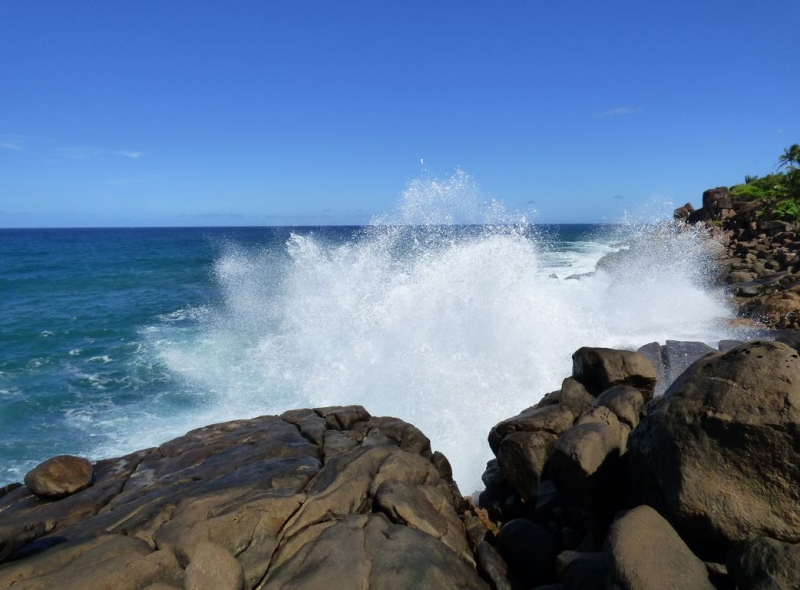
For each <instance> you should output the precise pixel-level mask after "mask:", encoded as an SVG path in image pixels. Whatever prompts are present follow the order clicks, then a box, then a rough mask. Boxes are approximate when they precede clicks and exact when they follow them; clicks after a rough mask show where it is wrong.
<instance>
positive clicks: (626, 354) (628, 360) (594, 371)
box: [572, 347, 657, 401]
mask: <svg viewBox="0 0 800 590" xmlns="http://www.w3.org/2000/svg"><path fill="white" fill-rule="evenodd" d="M572 376H573V377H574V378H575V379H577V380H578V381H580V382H581V383H582V384H583V385H584V386H585V387H586V389H588V390H589V393H591V394H592V395H595V396H596V395H598V394H599V393H601V392H603V391H605V390H606V389H608V388H609V387H613V386H615V385H629V386H631V387H635V388H636V389H638V390H639V391H641V392H642V395H643V396H644V398H645V401H647V400H649V399H650V398H652V397H653V391H654V390H655V385H656V379H657V375H656V370H655V369H654V368H653V365H652V363H650V361H649V360H648V359H647V357H645V356H644V355H642V354H639V353H638V352H633V351H630V350H614V349H611V348H586V347H584V348H579V349H578V350H577V351H575V353H574V354H573V355H572Z"/></svg>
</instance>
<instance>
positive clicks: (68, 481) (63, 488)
mask: <svg viewBox="0 0 800 590" xmlns="http://www.w3.org/2000/svg"><path fill="white" fill-rule="evenodd" d="M91 483H92V464H91V463H90V462H89V460H88V459H84V458H83V457H74V456H72V455H59V456H57V457H52V458H50V459H48V460H47V461H44V462H42V463H40V464H39V465H37V466H36V467H34V468H33V469H32V470H30V471H29V472H28V473H27V474H26V475H25V485H26V486H28V488H29V489H30V491H32V492H33V493H34V494H36V495H37V496H41V497H42V498H63V497H64V496H69V495H70V494H74V493H75V492H78V491H80V490H82V489H84V488H86V487H89V484H91Z"/></svg>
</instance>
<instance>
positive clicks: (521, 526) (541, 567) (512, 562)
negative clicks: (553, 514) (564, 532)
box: [497, 519, 560, 586]
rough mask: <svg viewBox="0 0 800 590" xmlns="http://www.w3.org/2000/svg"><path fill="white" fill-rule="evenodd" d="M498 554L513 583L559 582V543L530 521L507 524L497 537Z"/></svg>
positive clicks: (514, 521)
mask: <svg viewBox="0 0 800 590" xmlns="http://www.w3.org/2000/svg"><path fill="white" fill-rule="evenodd" d="M497 550H498V551H499V552H500V555H502V556H503V559H504V560H505V562H506V563H507V564H508V568H509V571H510V573H511V575H512V578H513V579H514V580H516V581H518V582H520V583H522V584H525V585H527V586H537V585H541V584H548V583H551V582H555V581H556V572H555V562H556V556H557V555H558V553H559V550H560V549H559V545H558V540H557V539H556V538H555V537H553V535H552V534H550V533H549V532H548V531H546V530H544V529H543V528H542V527H540V526H537V525H535V524H533V523H532V522H530V521H529V520H521V519H520V520H512V521H509V522H507V523H505V524H504V525H503V527H502V528H501V529H500V534H499V535H498V536H497Z"/></svg>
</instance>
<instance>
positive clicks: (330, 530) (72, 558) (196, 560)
mask: <svg viewBox="0 0 800 590" xmlns="http://www.w3.org/2000/svg"><path fill="white" fill-rule="evenodd" d="M466 509H467V506H466V504H465V503H464V501H463V499H462V497H461V495H460V493H459V492H458V489H457V487H456V485H455V483H454V482H453V481H452V478H451V476H450V471H449V465H448V464H447V461H446V459H445V458H444V457H443V456H442V455H441V454H438V453H432V452H431V449H430V443H429V441H428V439H427V438H426V437H425V436H424V435H423V434H422V433H421V432H420V431H419V430H417V429H416V428H415V427H414V426H412V425H410V424H407V423H405V422H403V421H401V420H398V419H395V418H377V417H372V416H370V415H369V413H367V411H366V410H364V408H361V407H360V406H352V407H344V408H322V409H318V410H295V411H291V412H287V413H285V414H283V415H282V416H264V417H261V418H255V419H252V420H241V421H235V422H229V423H225V424H217V425H213V426H208V427H205V428H201V429H199V430H195V431H192V432H190V433H188V434H187V435H185V436H183V437H180V438H178V439H175V440H173V441H170V442H168V443H165V444H164V445H161V446H160V447H158V448H156V449H148V450H144V451H140V452H138V453H134V454H131V455H128V456H126V457H120V458H117V459H109V460H105V461H99V462H97V463H96V464H95V465H94V483H93V485H92V486H90V487H88V488H86V489H84V490H82V491H78V492H76V493H73V494H72V495H70V496H68V497H66V498H64V499H61V500H55V501H53V500H44V499H41V498H39V497H37V496H35V495H33V494H32V493H31V491H30V490H29V489H28V487H27V486H19V487H15V488H13V489H10V490H8V491H7V492H6V493H5V495H3V496H1V497H0V522H1V523H2V524H1V525H0V558H1V559H2V560H3V561H5V562H6V563H4V564H3V565H0V589H2V588H10V587H13V588H14V589H15V590H16V589H27V590H34V589H39V588H42V589H43V588H52V587H59V588H93V589H98V588H114V589H115V590H116V589H125V588H131V589H134V588H136V589H141V588H144V587H146V586H148V585H158V584H160V585H161V587H175V588H193V589H203V588H216V589H222V588H231V589H234V588H248V589H249V588H256V587H259V588H261V587H263V588H270V589H276V590H279V589H282V588H285V589H289V588H292V589H301V588H302V589H317V588H319V589H323V588H324V589H325V590H334V589H336V588H342V589H345V588H347V589H351V588H367V587H372V588H412V587H416V588H453V589H455V588H471V589H475V590H479V589H480V590H484V589H487V588H489V587H490V585H489V584H488V583H487V582H486V581H485V580H484V579H483V578H482V577H481V575H480V574H479V570H480V571H482V572H484V575H486V577H487V579H490V578H491V575H490V574H487V573H486V571H487V570H492V571H494V572H497V571H501V570H502V566H501V564H502V560H500V561H498V560H499V557H498V556H497V553H496V551H494V549H493V548H492V547H490V546H489V547H483V548H482V549H481V552H480V554H481V555H482V557H479V558H478V561H479V562H480V563H478V564H476V558H475V555H476V547H477V546H478V545H480V544H481V543H483V542H484V537H485V536H486V534H487V531H486V528H485V527H484V526H483V525H482V524H481V523H480V521H479V520H478V519H476V518H474V517H470V515H468V514H467V512H465V511H466ZM465 521H469V531H470V534H469V535H468V534H467V528H466V527H465ZM481 563H485V564H486V567H484V566H483V565H481ZM501 582H502V581H501ZM500 585H502V583H501V584H500ZM495 586H497V584H495Z"/></svg>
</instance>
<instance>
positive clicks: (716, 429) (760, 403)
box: [628, 341, 800, 550]
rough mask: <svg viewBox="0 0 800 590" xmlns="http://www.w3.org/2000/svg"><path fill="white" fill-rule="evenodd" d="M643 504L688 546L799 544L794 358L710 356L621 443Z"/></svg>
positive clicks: (798, 365)
mask: <svg viewBox="0 0 800 590" xmlns="http://www.w3.org/2000/svg"><path fill="white" fill-rule="evenodd" d="M628 452H629V456H630V460H631V463H632V474H633V477H634V481H636V482H637V486H638V488H639V490H640V493H641V496H642V499H643V500H644V501H645V502H646V503H648V504H650V505H652V506H654V507H657V508H658V509H659V511H660V512H662V513H663V514H664V515H666V516H667V518H668V519H669V520H670V522H672V523H673V524H674V526H675V527H676V529H677V530H678V531H679V532H680V533H681V535H682V536H684V537H685V538H686V539H687V540H690V541H691V542H692V543H696V545H693V546H706V547H707V548H709V550H711V549H712V548H714V547H716V548H717V549H724V548H726V547H729V546H730V545H733V544H735V543H737V542H740V541H743V540H746V539H748V538H750V537H753V536H769V537H773V538H775V539H778V540H782V541H785V542H790V543H796V542H798V541H800V486H798V485H797V482H798V481H800V359H799V358H798V353H797V351H795V350H794V349H793V348H790V347H789V346H786V345H784V344H780V343H776V342H760V341H756V342H751V343H748V344H745V345H742V346H739V347H737V348H734V349H732V350H731V351H729V352H727V353H724V354H722V353H716V354H710V355H707V356H705V357H703V358H702V359H700V360H698V361H697V362H695V363H694V364H693V365H692V366H691V367H690V368H689V369H688V370H687V371H686V372H684V373H683V374H682V375H681V376H680V377H679V378H678V379H677V380H676V381H675V382H674V383H673V384H672V386H670V388H669V389H668V390H667V391H666V392H665V394H664V396H663V397H660V398H657V399H656V400H654V401H653V402H651V403H650V404H649V406H648V415H647V416H646V417H645V418H644V419H643V420H642V422H641V423H640V424H639V426H638V427H637V428H636V429H635V430H634V431H633V433H632V434H631V436H630V439H629V441H628Z"/></svg>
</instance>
